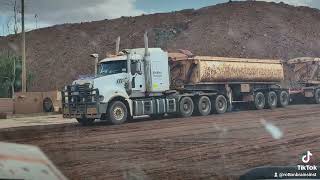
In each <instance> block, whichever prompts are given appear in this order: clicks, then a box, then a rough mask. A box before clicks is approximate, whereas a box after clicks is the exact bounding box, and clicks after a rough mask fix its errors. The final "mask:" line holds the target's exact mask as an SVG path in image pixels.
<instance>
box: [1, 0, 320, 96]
mask: <svg viewBox="0 0 320 180" xmlns="http://www.w3.org/2000/svg"><path fill="white" fill-rule="evenodd" d="M146 30H148V31H149V37H150V38H149V39H150V46H151V47H162V48H164V49H167V50H171V51H172V50H176V49H188V50H191V51H192V52H194V53H195V54H199V55H214V56H228V57H252V58H281V59H289V58H294V57H298V56H320V51H319V49H320V11H319V10H317V9H312V8H307V7H293V6H289V5H286V4H283V3H280V4H276V3H267V2H232V3H224V4H219V5H215V6H210V7H206V8H202V9H199V10H192V9H191V10H183V11H179V12H172V13H161V14H153V15H144V16H138V17H123V18H119V19H114V20H102V21H95V22H88V23H81V24H64V25H57V26H53V27H49V28H43V29H39V30H35V31H31V32H28V33H27V35H26V38H27V39H26V40H27V68H28V71H29V72H31V73H32V74H33V75H34V79H33V82H32V84H31V85H30V86H29V90H32V91H44V90H51V89H56V88H61V87H63V86H64V85H65V84H67V83H70V82H71V81H72V80H74V79H76V78H77V77H78V76H79V75H80V74H90V73H92V72H93V69H94V68H93V60H92V59H91V58H90V57H89V54H91V53H94V52H98V53H100V54H101V55H102V56H104V55H105V54H106V53H107V52H108V53H112V52H113V51H114V44H115V43H114V41H115V39H116V37H117V36H121V48H136V47H142V46H143V38H142V37H143V33H144V32H145V31H146ZM8 49H9V50H10V51H13V52H16V53H18V52H19V38H18V37H14V36H8V37H4V38H0V51H7V50H8Z"/></svg>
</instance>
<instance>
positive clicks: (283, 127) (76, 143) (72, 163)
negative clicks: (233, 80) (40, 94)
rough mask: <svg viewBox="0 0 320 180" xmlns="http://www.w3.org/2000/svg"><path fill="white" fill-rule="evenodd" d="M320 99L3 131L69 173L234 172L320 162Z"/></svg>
mask: <svg viewBox="0 0 320 180" xmlns="http://www.w3.org/2000/svg"><path fill="white" fill-rule="evenodd" d="M319 107H320V105H291V106H289V107H287V108H279V109H275V110H261V111H239V112H232V113H226V114H223V115H211V116H206V117H199V116H196V117H190V118H166V119H163V120H150V121H149V119H141V120H134V121H133V122H131V123H126V124H123V125H120V126H111V125H108V124H107V123H103V122H100V123H96V124H95V125H94V126H90V127H83V126H80V125H78V124H77V123H71V124H59V125H47V126H32V127H19V128H10V129H1V130H0V140H1V141H8V142H17V143H26V144H33V145H37V146H39V147H41V149H42V150H43V151H44V152H45V153H46V154H47V155H48V156H49V158H50V159H51V160H52V161H53V162H54V163H55V164H56V165H57V167H58V168H59V169H60V170H61V171H62V172H63V173H64V174H65V175H66V176H67V177H69V178H70V179H129V178H137V179H235V178H237V177H238V176H239V175H241V174H242V173H245V172H246V171H248V170H249V169H250V168H254V167H258V166H264V165H277V166H285V165H296V164H301V163H302V162H301V155H302V154H303V153H304V152H306V151H307V150H310V151H311V152H312V153H313V156H312V159H311V162H310V163H311V164H319V156H320V149H319V147H320V133H319V132H320V131H319V127H320V118H319V117H320V111H319Z"/></svg>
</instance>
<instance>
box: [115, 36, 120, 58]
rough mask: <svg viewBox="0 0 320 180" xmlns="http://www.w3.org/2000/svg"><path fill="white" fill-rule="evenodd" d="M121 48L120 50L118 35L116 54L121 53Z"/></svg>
mask: <svg viewBox="0 0 320 180" xmlns="http://www.w3.org/2000/svg"><path fill="white" fill-rule="evenodd" d="M119 50H120V36H118V37H117V39H116V55H118V54H119Z"/></svg>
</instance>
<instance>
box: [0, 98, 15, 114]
mask: <svg viewBox="0 0 320 180" xmlns="http://www.w3.org/2000/svg"><path fill="white" fill-rule="evenodd" d="M0 113H9V114H12V113H13V100H12V99H10V98H0Z"/></svg>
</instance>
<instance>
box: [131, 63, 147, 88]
mask: <svg viewBox="0 0 320 180" xmlns="http://www.w3.org/2000/svg"><path fill="white" fill-rule="evenodd" d="M142 66H143V63H141V61H140V60H136V61H131V74H132V90H133V91H136V92H142V93H144V92H145V91H146V87H145V79H144V74H143V67H142Z"/></svg>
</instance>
